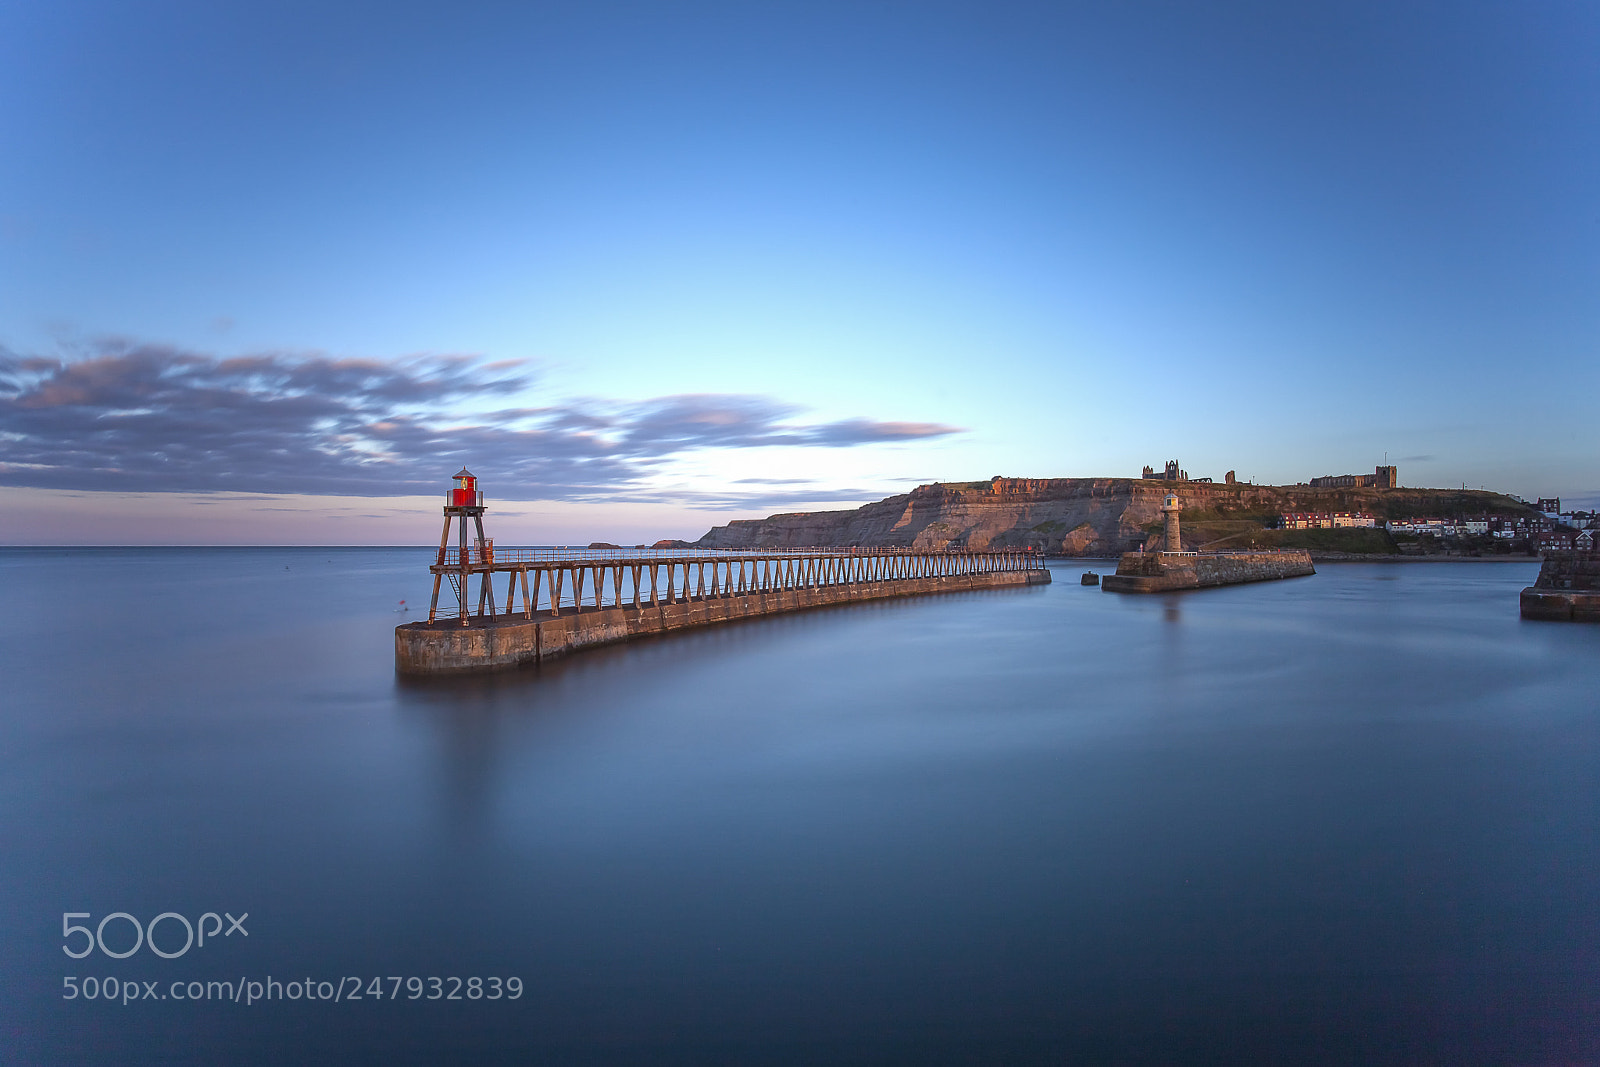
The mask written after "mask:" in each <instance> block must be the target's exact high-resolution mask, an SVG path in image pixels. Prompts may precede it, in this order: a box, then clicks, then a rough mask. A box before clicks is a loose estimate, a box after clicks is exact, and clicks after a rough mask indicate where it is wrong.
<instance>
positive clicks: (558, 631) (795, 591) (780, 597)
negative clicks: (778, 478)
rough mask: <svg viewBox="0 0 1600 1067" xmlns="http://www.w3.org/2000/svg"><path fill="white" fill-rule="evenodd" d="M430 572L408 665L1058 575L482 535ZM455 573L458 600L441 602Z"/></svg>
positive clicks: (830, 554) (547, 652) (402, 648)
mask: <svg viewBox="0 0 1600 1067" xmlns="http://www.w3.org/2000/svg"><path fill="white" fill-rule="evenodd" d="M431 570H432V572H433V575H434V596H433V603H432V604H431V605H430V608H429V612H428V620H427V621H426V622H413V623H408V624H406V625H403V626H398V627H396V628H395V635H394V638H395V644H394V661H395V670H396V671H398V672H399V673H401V674H414V675H426V674H454V673H462V672H468V671H492V670H502V669H506V668H511V667H519V666H525V665H529V664H534V663H540V662H542V661H544V660H545V659H548V658H551V657H553V656H560V655H565V654H566V653H569V652H574V651H577V650H579V649H582V648H589V647H593V646H595V645H602V644H610V643H612V642H616V641H626V640H628V639H630V638H633V637H642V636H646V635H649V634H659V633H667V632H670V631H673V630H680V629H684V628H687V627H691V626H705V625H710V624H713V623H719V622H731V621H733V620H736V619H748V618H755V617H758V616H761V615H773V614H778V613H780V612H787V611H803V610H806V609H808V608H816V607H823V606H826V605H830V604H846V603H854V602H856V601H862V600H875V599H881V598H884V597H900V596H916V595H919V594H926V593H945V592H958V591H962V590H969V589H988V588H995V587H1002V586H1021V585H1037V584H1043V583H1046V582H1049V581H1050V572H1049V571H1048V570H1046V569H1045V566H1044V561H1043V559H1042V558H1040V557H1039V556H1038V555H1036V554H1034V553H1031V552H1027V551H1023V550H1017V549H1002V550H997V551H993V552H966V551H944V552H940V551H918V550H914V549H894V548H882V549H783V550H774V551H764V552H763V551H758V552H716V551H703V552H695V551H679V550H664V551H653V550H648V549H641V550H570V549H559V550H552V549H514V550H506V549H495V548H494V546H493V543H492V542H487V541H482V540H481V539H480V543H479V544H478V545H477V546H476V547H475V548H468V546H465V545H463V546H461V547H460V548H456V547H453V546H441V548H440V551H439V556H438V559H437V561H436V562H435V564H434V565H433V567H432V568H431ZM501 575H503V576H504V578H505V584H504V596H503V597H502V598H497V597H496V592H495V587H496V585H497V584H498V581H499V576H501ZM474 578H476V580H477V586H478V589H477V593H478V595H477V601H476V603H477V610H476V612H471V613H469V612H468V610H467V609H468V608H469V607H470V606H471V604H472V603H473V601H472V600H471V598H469V597H468V596H467V591H468V588H469V586H470V585H471V584H472V581H473V579H474ZM445 581H448V582H449V583H450V586H451V591H452V592H453V593H454V594H455V596H454V598H453V600H454V603H452V602H451V600H450V599H446V600H445V601H444V603H443V604H442V605H441V603H440V597H439V592H440V589H441V583H442V582H445ZM608 587H609V588H608Z"/></svg>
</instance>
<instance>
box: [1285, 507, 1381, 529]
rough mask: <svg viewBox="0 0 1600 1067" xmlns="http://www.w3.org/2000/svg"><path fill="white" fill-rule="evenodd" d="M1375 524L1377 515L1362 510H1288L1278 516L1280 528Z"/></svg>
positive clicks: (1325, 527) (1326, 527)
mask: <svg viewBox="0 0 1600 1067" xmlns="http://www.w3.org/2000/svg"><path fill="white" fill-rule="evenodd" d="M1377 525H1379V523H1378V517H1377V516H1376V515H1369V514H1368V513H1367V512H1364V511H1290V512H1286V513H1284V514H1282V515H1280V516H1278V528H1279V529H1280V530H1342V529H1351V528H1366V529H1371V528H1373V527H1376V526H1377Z"/></svg>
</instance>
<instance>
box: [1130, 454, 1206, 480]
mask: <svg viewBox="0 0 1600 1067" xmlns="http://www.w3.org/2000/svg"><path fill="white" fill-rule="evenodd" d="M1140 477H1141V478H1147V479H1151V480H1154V481H1158V482H1186V481H1188V480H1189V472H1188V471H1183V470H1179V469H1178V461H1177V460H1175V459H1169V460H1167V468H1166V470H1165V471H1163V472H1162V473H1160V474H1157V473H1156V470H1155V468H1154V467H1146V468H1145V469H1144V473H1143V474H1142V475H1140ZM1206 480H1207V481H1210V479H1209V478H1208V479H1206Z"/></svg>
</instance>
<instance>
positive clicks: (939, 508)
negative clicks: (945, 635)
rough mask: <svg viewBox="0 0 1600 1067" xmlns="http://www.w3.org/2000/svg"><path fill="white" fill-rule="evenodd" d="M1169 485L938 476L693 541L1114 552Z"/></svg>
mask: <svg viewBox="0 0 1600 1067" xmlns="http://www.w3.org/2000/svg"><path fill="white" fill-rule="evenodd" d="M1168 488H1169V486H1168V484H1167V483H1165V482H1154V481H1142V480H1139V479H1130V478H1047V479H1021V478H1001V479H996V480H995V481H992V482H978V483H955V484H940V483H935V484H933V485H923V486H918V487H917V488H916V489H914V490H913V491H911V492H910V493H906V494H904V495H902V496H892V497H889V498H888V499H887V500H880V501H878V502H877V503H875V504H867V505H866V506H864V507H860V508H857V509H855V510H854V511H817V512H800V513H795V514H789V515H773V516H771V517H769V518H765V519H739V520H735V521H733V522H730V523H729V524H728V525H726V526H718V527H716V528H715V529H713V530H712V531H711V532H710V533H708V534H706V535H705V536H704V537H702V538H701V539H700V540H699V541H698V542H696V544H697V546H698V547H701V548H786V547H798V546H802V545H840V546H844V545H872V546H880V545H901V546H906V547H914V548H972V549H983V548H1000V547H1018V546H1029V547H1033V548H1037V549H1039V550H1040V551H1044V552H1049V553H1051V554H1054V555H1070V556H1113V555H1116V554H1118V553H1120V552H1125V551H1128V550H1129V549H1131V548H1133V547H1136V546H1138V545H1140V544H1143V543H1144V540H1145V536H1146V534H1145V531H1144V529H1143V527H1144V526H1145V525H1146V524H1148V523H1152V522H1156V521H1159V519H1160V518H1161V513H1160V508H1161V500H1162V497H1163V496H1165V495H1166V493H1167V490H1168ZM1189 488H1190V489H1191V490H1192V489H1201V488H1204V487H1203V486H1190V487H1189ZM1186 503H1187V502H1186Z"/></svg>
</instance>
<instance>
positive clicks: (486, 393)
mask: <svg viewBox="0 0 1600 1067" xmlns="http://www.w3.org/2000/svg"><path fill="white" fill-rule="evenodd" d="M533 385H534V381H533V377H532V372H531V369H530V368H529V367H528V366H526V365H525V364H524V363H521V362H519V361H507V360H502V361H496V362H486V361H484V360H480V359H476V358H473V357H469V356H423V357H416V358H412V359H406V360H395V361H379V360H363V359H334V358H331V357H327V356H321V355H296V354H283V353H262V354H256V355H249V356H242V357H235V358H225V359H219V358H215V357H211V356H207V355H204V354H199V353H194V352H187V351H182V350H179V349H175V348H170V347H165V346H160V345H138V344H131V343H127V342H105V343H102V344H101V345H100V346H99V347H98V348H97V349H96V350H95V351H93V352H91V353H88V354H86V355H85V356H83V357H81V358H76V359H70V360H62V359H54V358H45V357H39V356H30V355H20V354H17V353H13V352H9V351H6V350H4V349H0V484H5V485H12V486H51V487H56V488H63V489H82V490H122V491H162V490H166V491H184V492H202V493H205V492H218V491H236V492H254V493H303V494H312V495H333V494H343V495H362V496H403V495H411V494H417V493H432V492H435V491H438V490H439V489H440V488H441V486H442V483H443V481H444V480H445V479H446V478H447V477H448V475H450V474H452V473H454V470H455V468H456V467H457V466H459V465H462V464H467V465H469V466H471V467H472V468H473V470H474V472H475V473H477V474H479V475H480V476H482V477H483V478H485V479H486V480H487V481H488V482H489V483H490V484H492V485H493V486H494V493H495V495H496V496H497V497H498V498H501V499H521V500H532V499H553V500H593V499H609V498H615V497H617V496H618V495H623V496H635V497H637V496H640V495H649V496H653V497H655V498H656V499H660V497H659V492H660V491H659V490H652V488H651V482H650V476H651V475H652V474H653V473H655V472H658V471H660V470H661V469H662V468H663V466H664V465H665V464H667V463H668V462H669V461H670V460H671V459H672V458H673V457H674V456H678V455H681V454H683V453H686V452H691V451H696V450H705V449H742V448H757V447H766V446H773V445H790V446H807V447H825V448H844V447H850V446H854V445H863V444H874V443H883V442H894V441H915V440H919V439H927V438H933V437H940V436H944V435H947V434H951V433H957V432H959V430H958V429H957V428H956V427H952V426H944V425H940V424H937V423H923V422H880V421H876V420H872V419H866V418H856V419H846V420H841V421H836V422H826V423H806V422H804V421H803V420H801V419H800V418H799V416H800V415H801V410H800V409H799V408H797V407H795V406H794V405H790V404H785V403H783V402H781V401H778V400H774V399H772V398H770V397H763V396H749V395H724V394H698V395H686V396H667V397H657V398H653V399H649V400H644V401H637V402H626V401H616V400H607V399H582V400H574V401H564V402H561V403H558V404H553V405H550V406H540V407H513V406H507V403H506V402H507V401H513V403H514V402H515V401H514V400H513V398H520V397H522V396H523V395H525V394H526V392H527V391H528V390H529V389H530V388H532V386H533ZM439 412H448V413H450V414H439ZM809 499H813V500H815V499H822V497H821V496H811V497H809Z"/></svg>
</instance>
